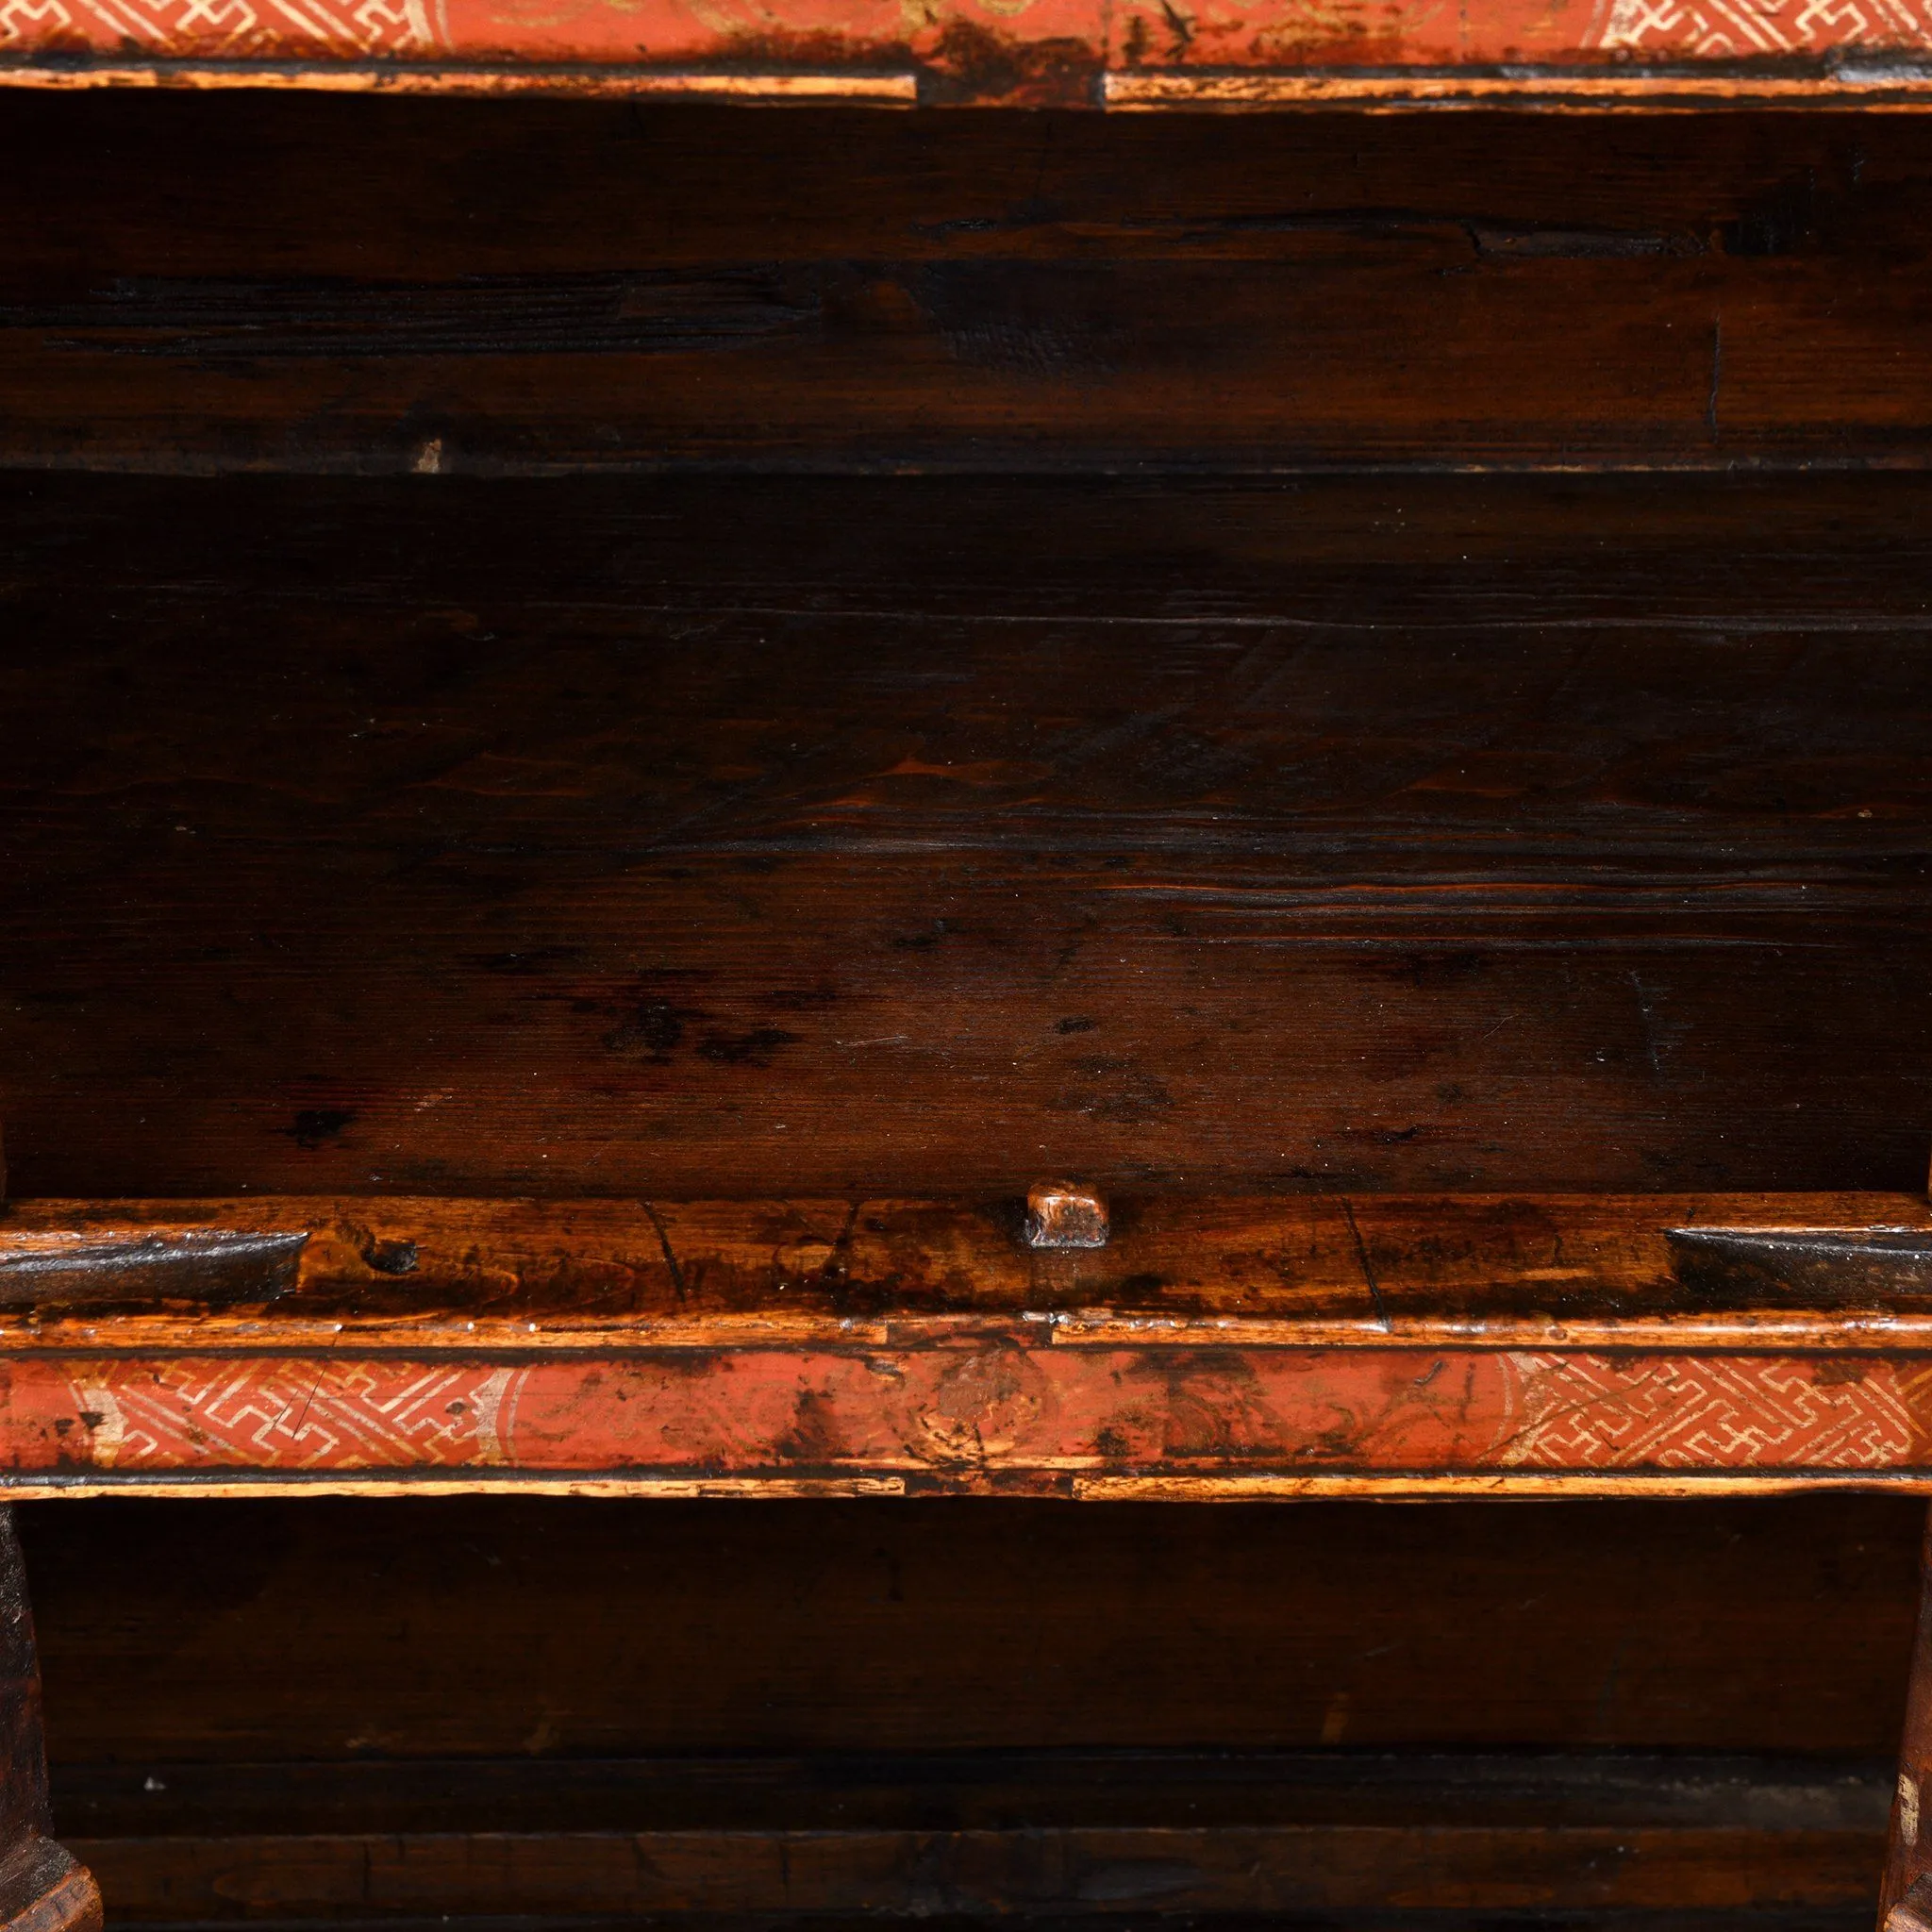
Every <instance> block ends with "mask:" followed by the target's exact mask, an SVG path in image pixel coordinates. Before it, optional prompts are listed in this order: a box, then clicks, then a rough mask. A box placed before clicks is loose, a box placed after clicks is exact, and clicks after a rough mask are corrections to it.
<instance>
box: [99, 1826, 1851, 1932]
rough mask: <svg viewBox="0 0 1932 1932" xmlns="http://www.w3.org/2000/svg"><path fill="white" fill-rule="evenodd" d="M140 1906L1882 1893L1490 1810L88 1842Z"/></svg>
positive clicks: (1818, 1845) (1018, 1906)
mask: <svg viewBox="0 0 1932 1932" xmlns="http://www.w3.org/2000/svg"><path fill="white" fill-rule="evenodd" d="M80 1842H81V1845H82V1849H83V1850H85V1851H86V1853H87V1855H88V1856H89V1857H90V1858H92V1860H94V1862H95V1863H96V1864H97V1865H98V1867H99V1869H100V1871H101V1873H102V1875H103V1878H104V1881H105V1884H106V1886H107V1890H108V1897H109V1898H110V1899H111V1900H112V1901H113V1910H114V1913H115V1916H116V1919H117V1920H118V1921H121V1922H129V1921H131V1922H134V1923H142V1922H148V1923H152V1922H154V1921H156V1920H159V1921H161V1922H162V1923H170V1922H173V1923H178V1922H179V1921H180V1920H182V1919H183V1918H189V1919H191V1920H192V1921H194V1922H200V1923H208V1922H216V1923H219V1922H222V1921H236V1920H242V1921H246V1920H251V1919H257V1918H259V1917H260V1916H262V1915H263V1914H264V1913H273V1914H275V1916H277V1917H283V1918H288V1919H309V1920H315V1919H320V1920H324V1921H327V1920H337V1919H343V1918H346V1919H350V1920H364V1919H370V1918H390V1919H392V1920H393V1919H403V1920H412V1919H413V1920H419V1921H420V1920H422V1919H425V1918H428V1917H441V1918H449V1917H456V1916H463V1917H475V1916H486V1917H489V1918H492V1919H500V1918H501V1917H502V1916H503V1915H505V1914H514V1915H519V1916H530V1915H538V1914H549V1915H555V1916H557V1917H565V1916H569V1915H575V1914H582V1913H612V1912H625V1911H636V1912H641V1913H649V1912H676V1911H684V1912H705V1913H711V1912H733V1911H736V1912H757V1911H767V1912H781V1913H792V1912H827V1911H847V1912H850V1911H865V1912H869V1913H876V1914H878V1915H880V1916H882V1917H906V1916H913V1917H921V1918H924V1917H928V1916H930V1915H932V1914H934V1913H962V1914H974V1915H977V1916H982V1917H988V1916H1003V1915H1006V1914H1010V1913H1015V1912H1019V1913H1026V1914H1029V1915H1030V1914H1031V1913H1033V1912H1035V1911H1041V1910H1054V1909H1058V1910H1062V1911H1064V1910H1069V1909H1071V1910H1074V1911H1081V1910H1085V1911H1086V1912H1089V1913H1096V1914H1106V1915H1112V1914H1117V1913H1119V1912H1121V1911H1124V1910H1126V1911H1131V1910H1134V1909H1136V1908H1138V1909H1140V1910H1141V1911H1149V1910H1154V1911H1162V1912H1169V1913H1173V1912H1182V1911H1190V1912H1201V1913H1216V1914H1219V1913H1224V1912H1229V1911H1248V1912H1254V1911H1268V1910H1294V1909H1303V1910H1306V1909H1307V1908H1308V1907H1323V1906H1325V1907H1329V1908H1331V1909H1335V1908H1341V1909H1348V1908H1351V1907H1352V1908H1354V1909H1356V1910H1358V1911H1359V1910H1364V1909H1368V1910H1373V1909H1374V1908H1376V1907H1383V1908H1386V1907H1387V1905H1388V1904H1389V1903H1390V1902H1391V1899H1395V1900H1400V1901H1401V1903H1403V1904H1404V1905H1406V1906H1408V1907H1426V1906H1429V1905H1439V1906H1440V1905H1451V1906H1455V1907H1462V1908H1464V1909H1467V1908H1468V1907H1470V1906H1472V1905H1474V1906H1483V1905H1489V1906H1491V1908H1494V1907H1502V1908H1504V1909H1507V1908H1509V1907H1520V1905H1521V1901H1522V1900H1523V1898H1524V1896H1525V1895H1528V1896H1531V1897H1534V1898H1535V1899H1536V1900H1537V1901H1538V1902H1539V1903H1540V1904H1541V1905H1543V1906H1544V1907H1565V1906H1567V1907H1573V1908H1574V1907H1576V1906H1584V1907H1599V1908H1601V1907H1618V1906H1623V1907H1629V1906H1633V1905H1634V1906H1638V1907H1646V1906H1648V1907H1656V1906H1657V1905H1659V1904H1666V1903H1667V1904H1671V1905H1682V1904H1701V1905H1717V1906H1729V1907H1740V1906H1741V1907H1753V1906H1771V1907H1790V1905H1792V1904H1805V1905H1810V1906H1813V1907H1825V1908H1827V1909H1829V1908H1831V1907H1844V1906H1847V1905H1851V1906H1857V1905H1861V1904H1865V1903H1866V1902H1867V1901H1868V1900H1869V1898H1870V1896H1871V1885H1870V1876H1869V1874H1870V1872H1871V1868H1872V1863H1873V1857H1872V1854H1873V1851H1874V1843H1875V1835H1874V1834H1863V1833H1859V1834H1853V1833H1844V1832H1831V1831H1817V1830H1810V1829H1807V1828H1804V1827H1802V1826H1797V1827H1787V1828H1785V1829H1782V1830H1779V1831H1776V1832H1774V1833H1773V1832H1761V1831H1750V1830H1737V1829H1733V1830H1730V1831H1723V1830H1702V1831H1700V1830H1695V1829H1691V1830H1686V1829H1681V1828H1679V1829H1673V1828H1670V1827H1661V1828H1659V1827H1643V1826H1638V1827H1634V1828H1633V1827H1629V1826H1617V1827H1605V1826H1594V1827H1592V1826H1579V1827H1576V1828H1574V1829H1570V1830H1565V1831H1560V1832H1547V1831H1544V1832H1539V1831H1529V1832H1523V1831H1512V1830H1511V1829H1509V1828H1508V1827H1507V1826H1501V1827H1498V1826H1495V1825H1487V1826H1480V1827H1476V1828H1474V1829H1471V1830H1457V1828H1455V1827H1453V1826H1452V1827H1447V1828H1441V1827H1435V1828H1416V1827H1410V1828H1407V1829H1392V1830H1391V1829H1388V1828H1383V1829H1377V1828H1375V1827H1373V1826H1369V1827H1364V1826H1346V1825H1342V1826H1328V1827H1312V1828H1309V1827H1300V1828H1298V1827H1293V1826H1274V1827H1269V1826H1245V1827H1244V1826H1219V1827H1217V1826H1211V1825H1208V1826H1204V1825H1202V1824H1194V1823H1188V1824H1163V1825H1160V1826H1155V1827H1151V1828H1145V1829H1135V1828H1133V1827H1119V1826H1101V1827H1081V1826H1058V1827H1052V1828H1037V1827H1030V1826H1022V1827H1018V1828H1009V1829H1005V1830H998V1829H995V1830H986V1831H957V1832H893V1831H864V1830H858V1831H828V1832H808V1833H761V1832H637V1833H587V1832H577V1833H568V1834H554V1835H553V1834H535V1833H508V1834H486V1835H475V1836H473V1835H466V1834H452V1835H441V1836H438V1837H432V1838H418V1837H414V1836H412V1835H408V1834H397V1833H393V1832H382V1833H370V1834H363V1835H359V1836H339V1835H335V1834H314V1835H303V1836H300V1837H295V1838H285V1839H275V1838H265V1839H243V1840H232V1839H212V1840H211V1839H206V1838H172V1839H158V1840H156V1839H148V1840H81V1841H80Z"/></svg>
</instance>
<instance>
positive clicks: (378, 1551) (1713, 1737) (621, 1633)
mask: <svg viewBox="0 0 1932 1932" xmlns="http://www.w3.org/2000/svg"><path fill="white" fill-rule="evenodd" d="M21 1514H22V1519H23V1524H24V1534H25V1541H26V1544H27V1552H28V1560H29V1563H30V1565H31V1567H32V1571H33V1575H34V1582H35V1590H36V1592H37V1597H38V1607H39V1609H40V1613H41V1627H42V1642H43V1655H44V1671H45V1679H46V1686H47V1691H46V1696H47V1714H48V1715H47V1723H48V1740H49V1748H50V1751H51V1753H52V1756H53V1758H54V1760H55V1767H56V1770H55V1777H56V1821H57V1823H58V1824H61V1825H62V1826H63V1827H65V1828H68V1829H72V1830H75V1831H79V1830H81V1829H82V1825H83V1823H84V1821H75V1822H74V1823H70V1822H69V1821H68V1820H67V1818H66V1817H65V1816H64V1815H63V1811H62V1800H61V1796H60V1792H61V1790H62V1789H63V1787H62V1784H61V1780H62V1778H63V1777H64V1776H65V1774H66V1770H65V1768H67V1767H82V1766H87V1765H101V1764H108V1763H111V1764H118V1765H121V1766H124V1767H126V1768H127V1769H128V1770H129V1771H133V1770H137V1769H139V1770H140V1772H141V1775H142V1777H145V1776H146V1775H148V1774H149V1773H150V1771H153V1770H155V1768H156V1767H165V1766H166V1765H167V1764H169V1763H171V1762H192V1761H202V1762H211V1761H217V1760H251V1761H260V1760H275V1759H282V1760H288V1759H301V1758H310V1759H331V1760H344V1759H366V1758H382V1757H448V1756H464V1757H473V1756H481V1757H490V1756H497V1757H503V1756H508V1757H541V1758H548V1757H573V1756H577V1757H581V1756H591V1757H610V1756H625V1755H631V1754H638V1753H643V1754H653V1753H664V1752H696V1753H716V1752H720V1751H728V1752H744V1751H764V1752H779V1753H785V1752H801V1751H806V1752H813V1753H820V1752H827V1751H834V1752H836V1751H847V1752H850V1751H860V1752H877V1751H899V1752H908V1751H913V1752H933V1751H947V1750H975V1751H983V1750H1019V1749H1040V1748H1046V1747H1059V1746H1084V1747H1090V1748H1098V1747H1124V1748H1135V1749H1153V1748H1181V1747H1189V1748H1199V1747H1214V1748H1247V1749H1277V1750H1278V1749H1289V1750H1309V1749H1317V1748H1324V1747H1325V1748H1330V1749H1334V1748H1341V1747H1348V1748H1361V1749H1386V1748H1390V1747H1392V1746H1396V1745H1406V1746H1410V1747H1414V1746H1428V1745H1434V1746H1452V1745H1453V1746H1465V1747H1469V1746H1474V1747H1489V1748H1496V1747H1511V1748H1517V1747H1525V1746H1528V1747H1541V1748H1546V1749H1547V1748H1554V1749H1558V1750H1575V1749H1580V1748H1597V1747H1623V1748H1667V1749H1674V1750H1689V1751H1707V1752H1708V1751H1735V1750H1745V1751H1757V1752H1772V1753H1780V1752H1782V1753H1790V1752H1818V1753H1843V1754H1849V1755H1851V1756H1854V1757H1875V1758H1881V1759H1882V1758H1887V1757H1890V1756H1891V1754H1892V1753H1893V1751H1894V1750H1895V1748H1896V1743H1897V1739H1898V1725H1899V1716H1900V1711H1901V1709H1902V1700H1903V1694H1904V1685H1905V1674H1906V1665H1907V1654H1908V1651H1909V1648H1910V1643H1911V1635H1912V1624H1913V1607H1914V1601H1915V1599H1914V1578H1915V1574H1916V1568H1915V1566H1916V1562H1917V1555H1918V1531H1919V1527H1920V1524H1921V1523H1922V1521H1923V1509H1922V1507H1921V1506H1919V1505H1917V1504H1915V1503H1913V1502H1910V1501H1907V1500H1904V1499H1892V1498H1883V1497H1878V1498H1874V1497H1857V1498H1852V1497H1842V1498H1831V1499H1808V1498H1807V1499H1795V1500H1792V1499H1783V1500H1767V1501H1761V1502H1748V1503H1738V1502H1731V1503H1722V1504H1717V1503H1680V1504H1673V1505H1669V1506H1658V1505H1654V1504H1624V1503H1577V1504H1563V1505H1549V1504H1533V1503H1522V1504H1514V1505H1509V1506H1499V1505H1495V1504H1473V1505H1460V1504H1457V1505H1437V1506H1432V1507H1407V1508H1399V1507H1398V1508H1391V1507H1386V1506H1384V1507H1377V1506H1374V1505H1356V1504H1323V1505H1302V1506H1266V1507H1256V1506H1249V1505H1238V1506H1229V1507H1224V1508H1217V1509H1195V1508H1188V1507H1178V1506H1167V1507H1163V1506H1146V1505H1125V1504H1124V1505H1113V1506H1109V1507H1102V1508H1085V1509H1072V1508H1069V1507H1066V1506H1064V1505H1054V1504H1031V1503H1016V1502H999V1503H989V1502H977V1503H916V1502H903V1501H900V1502H890V1503H885V1504H878V1505H867V1504H855V1503H836V1504H835V1503H797V1502H789V1503H776V1504H758V1503H742V1504H740V1503H731V1504H717V1503H711V1504H704V1503H699V1504H682V1503H653V1504H642V1505H638V1504H627V1503H613V1502H573V1501H560V1500H551V1501H547V1502H541V1503H531V1502H524V1501H511V1500H505V1499H480V1500H478V1499H470V1500H454V1501H403V1502H381V1503H374V1502H358V1503H342V1502H330V1501H313V1502H307V1503H273V1504H264V1503H212V1502H211V1503H203V1504H196V1505H193V1506H190V1505H187V1504H182V1505H157V1504H152V1503H149V1504H143V1503H141V1502H122V1501H104V1502H97V1503H91V1504H88V1505H86V1506H85V1507H78V1506H75V1505H53V1504H39V1505H28V1506H24V1507H23V1508H22V1511H21ZM158 1775H160V1776H161V1778H162V1781H163V1782H164V1783H165V1781H166V1776H167V1774H166V1772H165V1769H162V1770H160V1771H159V1772H158ZM304 1802H305V1801H304V1800H302V1798H301V1797H300V1795H299V1793H296V1794H294V1795H293V1797H292V1798H291V1814H289V1816H288V1822H287V1823H286V1824H282V1825H281V1826H279V1827H276V1826H275V1824H274V1823H273V1821H272V1820H271V1819H269V1818H267V1817H265V1816H263V1814H262V1812H261V1811H260V1810H259V1809H257V1810H255V1811H254V1812H252V1813H251V1814H250V1817H249V1819H248V1821H247V1824H246V1828H247V1829H250V1830H253V1831H264V1830H273V1829H275V1828H280V1829H284V1830H290V1829H293V1830H302V1829H308V1828H311V1827H310V1826H308V1825H306V1824H302V1823H300V1820H301V1818H302V1817H303V1816H304V1815H305V1814H304V1813H303V1812H302V1811H301V1809H300V1807H301V1805H302V1804H303V1803H304ZM1088 1815H1090V1816H1091V1813H1090V1814H1088ZM1143 1815H1144V1814H1143ZM1572 1815H1574V1814H1572ZM553 1816H554V1814H553ZM1017 1817H1018V1820H1019V1822H1022V1823H1024V1822H1025V1817H1024V1812H1021V1813H1019V1814H1017ZM123 1818H124V1822H123V1823H122V1824H117V1825H116V1827H115V1828H116V1829H117V1830H125V1829H126V1828H127V1824H129V1823H131V1822H132V1821H125V1808H124V1813H123ZM241 1822H242V1821H240V1820H237V1821H236V1823H238V1824H240V1823H241ZM540 1822H541V1821H540ZM672 1822H676V1821H672ZM684 1822H687V1823H688V1822H689V1815H688V1814H687V1815H686V1818H685V1820H684ZM507 1823H508V1821H507V1819H506V1816H505V1813H504V1811H503V1809H502V1808H501V1807H496V1808H491V1809H488V1810H487V1811H485V1812H484V1814H483V1815H482V1816H479V1817H475V1821H474V1826H473V1828H493V1829H502V1828H506V1825H507ZM184 1827H186V1828H190V1829H192V1824H190V1822H189V1821H186V1820H183V1819H181V1818H179V1817H178V1816H177V1817H176V1818H175V1820H174V1821H173V1822H171V1823H170V1824H168V1825H167V1826H166V1827H165V1828H166V1829H167V1830H169V1831H179V1830H182V1829H183V1828H184ZM313 1828H339V1829H350V1830H355V1829H361V1828H366V1826H365V1825H363V1824H358V1823H357V1822H355V1821H354V1820H353V1819H344V1820H342V1821H341V1824H338V1825H336V1826H333V1827H330V1826H325V1825H317V1826H315V1827H313ZM1876 1877H1877V1863H1876V1861H1875V1860H1874V1864H1873V1866H1872V1882H1873V1883H1874V1885H1875V1883H1876Z"/></svg>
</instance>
